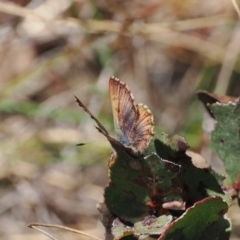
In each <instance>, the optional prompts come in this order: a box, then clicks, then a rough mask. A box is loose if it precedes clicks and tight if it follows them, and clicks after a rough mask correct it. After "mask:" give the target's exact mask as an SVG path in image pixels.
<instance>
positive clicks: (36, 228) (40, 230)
mask: <svg viewBox="0 0 240 240" xmlns="http://www.w3.org/2000/svg"><path fill="white" fill-rule="evenodd" d="M29 227H30V228H33V229H35V230H37V231H39V232H41V233H43V234H44V235H46V236H47V237H49V238H51V239H53V240H58V239H57V238H55V237H53V236H52V235H50V234H49V233H47V232H46V231H44V230H42V229H40V228H38V227H36V226H33V225H29Z"/></svg>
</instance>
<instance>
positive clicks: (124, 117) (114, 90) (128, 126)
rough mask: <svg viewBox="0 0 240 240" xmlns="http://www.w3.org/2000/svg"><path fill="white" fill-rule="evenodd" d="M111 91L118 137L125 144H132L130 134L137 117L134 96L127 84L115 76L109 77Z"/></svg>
mask: <svg viewBox="0 0 240 240" xmlns="http://www.w3.org/2000/svg"><path fill="white" fill-rule="evenodd" d="M109 91H110V98H111V102H112V111H113V118H114V126H115V131H116V133H117V137H118V139H119V141H120V142H122V143H123V144H125V145H130V144H132V142H131V141H130V138H129V136H130V134H131V132H132V130H133V127H134V125H135V121H136V119H137V108H136V106H135V103H134V97H133V95H132V93H131V91H130V90H129V88H128V87H127V85H126V84H125V83H123V82H121V81H120V80H119V79H117V78H114V77H110V79H109Z"/></svg>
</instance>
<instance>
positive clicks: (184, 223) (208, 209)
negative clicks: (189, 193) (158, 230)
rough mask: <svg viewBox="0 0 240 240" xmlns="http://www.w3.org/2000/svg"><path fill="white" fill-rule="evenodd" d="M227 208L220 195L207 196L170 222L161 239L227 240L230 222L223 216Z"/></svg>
mask: <svg viewBox="0 0 240 240" xmlns="http://www.w3.org/2000/svg"><path fill="white" fill-rule="evenodd" d="M227 210H228V205H227V203H226V202H224V201H223V200H222V199H221V198H220V197H208V198H205V199H203V200H201V201H199V202H196V203H195V204H194V205H193V206H192V207H190V208H188V209H187V211H186V212H185V213H184V214H183V215H182V216H181V217H179V218H178V219H176V220H175V221H173V222H172V223H171V224H169V226H168V227H167V229H166V230H165V232H164V233H163V234H162V235H161V237H160V238H159V240H172V239H174V240H182V239H184V240H192V239H194V240H202V239H204V240H205V239H208V240H212V239H221V240H227V239H228V237H229V234H225V232H226V231H227V229H228V228H229V222H228V221H227V220H225V219H224V218H223V215H224V214H225V213H226V212H227ZM223 236H224V238H223Z"/></svg>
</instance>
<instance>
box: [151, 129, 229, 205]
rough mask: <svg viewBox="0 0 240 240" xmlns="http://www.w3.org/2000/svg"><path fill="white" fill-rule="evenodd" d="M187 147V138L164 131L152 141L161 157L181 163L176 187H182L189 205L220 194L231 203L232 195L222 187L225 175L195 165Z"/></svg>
mask: <svg viewBox="0 0 240 240" xmlns="http://www.w3.org/2000/svg"><path fill="white" fill-rule="evenodd" d="M187 147H188V144H187V142H186V140H185V139H184V137H181V136H179V135H175V136H173V137H169V136H168V135H167V134H164V133H163V134H158V135H156V136H155V138H154V139H153V142H151V148H154V149H155V150H156V152H157V154H158V155H159V156H160V157H162V158H164V159H168V160H169V161H171V162H174V163H177V164H179V165H181V171H180V173H179V174H178V181H177V182H176V183H175V184H176V185H175V187H177V186H178V187H180V188H181V189H182V191H183V196H184V197H185V199H184V200H185V201H186V202H187V206H191V205H192V204H194V203H195V202H196V201H199V200H201V199H204V198H206V197H209V196H220V197H222V198H223V199H224V200H225V201H226V202H227V203H228V204H229V205H230V204H231V198H230V196H229V195H228V194H227V193H225V192H224V191H223V190H222V188H221V185H222V181H223V180H224V179H225V177H223V176H221V175H219V174H217V173H215V172H214V171H213V170H212V169H211V168H197V167H195V166H194V165H193V163H192V161H191V158H190V157H189V156H188V155H186V153H185V151H186V149H187Z"/></svg>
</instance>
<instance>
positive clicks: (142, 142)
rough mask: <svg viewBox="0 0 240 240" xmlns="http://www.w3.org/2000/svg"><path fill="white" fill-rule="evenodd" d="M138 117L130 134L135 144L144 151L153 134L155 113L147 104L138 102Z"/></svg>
mask: <svg viewBox="0 0 240 240" xmlns="http://www.w3.org/2000/svg"><path fill="white" fill-rule="evenodd" d="M136 107H137V119H136V122H135V124H134V127H133V129H132V131H131V134H130V137H129V138H130V141H131V142H133V143H134V144H133V146H134V147H135V148H136V149H138V150H139V151H140V152H142V151H143V150H144V149H146V148H147V146H148V144H149V142H150V140H151V138H152V136H153V125H154V121H153V114H152V112H151V111H150V110H149V108H148V107H147V106H146V105H143V104H137V106H136Z"/></svg>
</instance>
